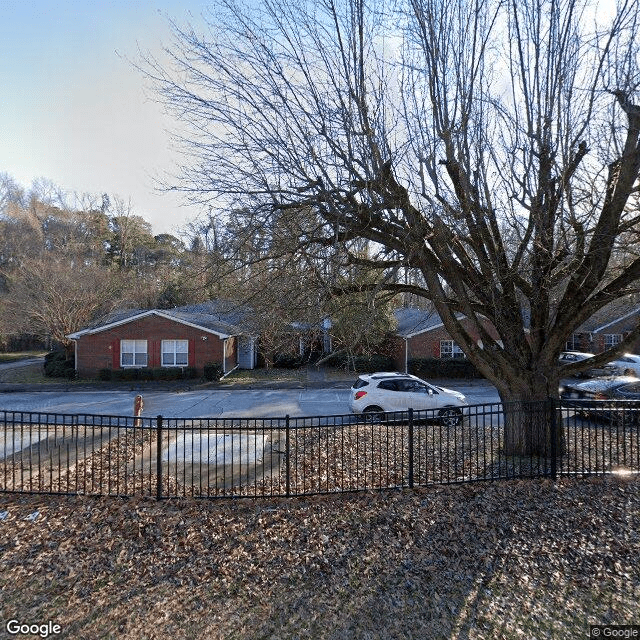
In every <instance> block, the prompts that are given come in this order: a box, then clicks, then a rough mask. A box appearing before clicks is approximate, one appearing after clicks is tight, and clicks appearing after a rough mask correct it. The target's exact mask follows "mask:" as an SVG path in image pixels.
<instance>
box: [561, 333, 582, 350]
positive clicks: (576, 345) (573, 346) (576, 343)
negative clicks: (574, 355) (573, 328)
mask: <svg viewBox="0 0 640 640" xmlns="http://www.w3.org/2000/svg"><path fill="white" fill-rule="evenodd" d="M564 348H565V350H566V351H580V348H581V340H580V334H579V333H572V334H571V338H569V340H567V341H566V343H565V345H564Z"/></svg>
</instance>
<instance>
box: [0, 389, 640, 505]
mask: <svg viewBox="0 0 640 640" xmlns="http://www.w3.org/2000/svg"><path fill="white" fill-rule="evenodd" d="M639 416H640V408H638V405H635V404H632V403H623V402H620V403H604V402H599V403H598V402H594V403H591V404H589V405H586V404H580V405H576V404H571V403H563V402H557V401H548V402H545V403H539V404H536V405H530V406H527V407H522V406H517V407H515V406H514V407H509V406H504V405H502V404H484V405H474V406H468V407H463V408H462V409H461V412H460V413H459V414H458V413H456V412H454V413H452V414H448V415H446V414H445V415H442V414H440V415H438V414H436V413H435V412H413V411H409V412H404V413H396V414H384V415H368V416H366V417H362V416H353V415H341V416H325V417H314V418H290V417H288V416H287V417H284V418H271V419H244V418H243V419H231V418H226V419H208V418H202V419H176V418H171V419H167V418H163V417H161V416H158V417H157V418H131V417H116V416H98V415H62V414H45V413H27V412H9V411H4V412H2V411H0V491H2V492H29V493H62V494H92V495H116V496H134V495H140V496H154V497H156V498H158V499H160V498H169V497H187V496H192V497H205V498H221V497H236V496H250V497H256V496H272V497H283V496H301V495H311V494H322V493H334V492H351V491H361V490H371V489H386V488H401V487H409V488H410V487H417V486H426V485H431V484H451V483H462V482H474V481H482V480H498V479H512V478H529V477H540V476H548V477H556V476H558V475H574V474H577V475H587V474H604V473H615V472H617V473H638V472H640V443H639V440H640V425H639V422H640V421H639V420H638V417H639ZM523 425H526V426H527V429H524V431H525V432H529V431H531V430H534V431H536V430H537V433H538V434H539V437H538V443H537V446H534V445H532V444H531V442H527V443H525V445H524V446H525V448H526V449H527V451H528V453H526V454H524V455H522V454H521V453H522V452H521V451H519V452H518V451H515V450H514V449H513V445H512V444H510V443H511V439H510V437H511V436H510V432H509V430H512V431H513V430H515V432H521V431H523V429H522V427H523ZM540 434H541V435H540Z"/></svg>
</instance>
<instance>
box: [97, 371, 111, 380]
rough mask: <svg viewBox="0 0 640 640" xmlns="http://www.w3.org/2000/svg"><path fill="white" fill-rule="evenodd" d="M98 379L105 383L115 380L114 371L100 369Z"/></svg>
mask: <svg viewBox="0 0 640 640" xmlns="http://www.w3.org/2000/svg"><path fill="white" fill-rule="evenodd" d="M98 379H99V380H102V381H103V382H109V381H110V380H113V369H100V371H98Z"/></svg>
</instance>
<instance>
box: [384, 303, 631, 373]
mask: <svg viewBox="0 0 640 640" xmlns="http://www.w3.org/2000/svg"><path fill="white" fill-rule="evenodd" d="M394 314H395V317H396V321H397V329H396V334H395V336H394V337H393V338H392V339H391V341H390V348H391V353H392V356H393V359H394V364H395V367H396V369H397V370H398V371H406V370H407V369H406V366H407V362H409V361H410V360H412V359H414V358H464V357H465V355H464V353H463V352H462V350H461V349H460V347H459V346H458V345H457V344H456V343H455V342H454V341H453V340H452V339H451V336H450V335H449V333H448V332H447V330H446V329H445V327H444V325H443V323H442V320H441V319H440V316H439V315H438V314H437V312H436V311H435V310H434V309H414V308H401V309H396V310H395V312H394ZM459 318H460V320H461V322H462V323H463V324H464V323H465V322H468V320H466V319H464V318H463V317H462V316H459ZM639 321H640V304H638V303H637V302H635V301H634V300H632V299H626V300H618V301H616V302H614V303H611V304H610V305H608V306H607V307H604V308H603V309H602V310H600V311H599V312H598V313H597V314H595V315H594V316H593V317H592V318H590V319H589V321H588V322H586V323H585V324H583V325H582V326H581V327H580V328H579V329H578V330H577V332H576V333H574V334H573V335H572V336H567V343H566V345H565V349H566V350H567V351H583V352H589V353H602V352H603V351H605V350H606V349H609V348H611V347H613V346H615V345H616V344H618V343H619V342H620V341H621V340H622V339H623V338H624V337H625V336H626V335H627V334H628V333H629V332H630V331H631V330H632V329H634V328H635V327H636V326H637V324H638V322H639ZM485 328H486V329H487V330H488V331H489V333H490V334H491V335H493V336H494V337H497V335H496V333H495V331H494V330H493V329H492V328H490V325H489V323H487V325H486V327H485ZM470 333H471V335H473V336H474V337H475V339H476V340H478V341H479V336H478V335H477V334H475V332H474V331H473V330H471V331H470ZM638 349H640V342H639V343H637V344H636V345H635V348H634V347H633V346H632V347H631V348H630V349H629V351H630V352H633V351H637V350H638Z"/></svg>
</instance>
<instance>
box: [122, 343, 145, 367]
mask: <svg viewBox="0 0 640 640" xmlns="http://www.w3.org/2000/svg"><path fill="white" fill-rule="evenodd" d="M120 366H121V367H146V366H147V341H146V340H121V341H120Z"/></svg>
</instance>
